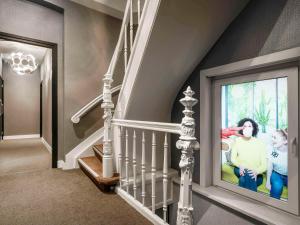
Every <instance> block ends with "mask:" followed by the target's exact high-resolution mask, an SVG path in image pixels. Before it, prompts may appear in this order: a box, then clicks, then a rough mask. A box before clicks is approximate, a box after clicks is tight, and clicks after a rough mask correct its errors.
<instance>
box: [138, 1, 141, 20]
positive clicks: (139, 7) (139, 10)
mask: <svg viewBox="0 0 300 225" xmlns="http://www.w3.org/2000/svg"><path fill="white" fill-rule="evenodd" d="M137 8H138V24H140V19H141V0H138V1H137Z"/></svg>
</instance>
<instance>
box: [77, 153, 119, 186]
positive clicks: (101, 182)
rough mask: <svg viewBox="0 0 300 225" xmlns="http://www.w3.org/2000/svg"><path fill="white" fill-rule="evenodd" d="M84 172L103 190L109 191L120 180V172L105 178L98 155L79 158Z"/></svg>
mask: <svg viewBox="0 0 300 225" xmlns="http://www.w3.org/2000/svg"><path fill="white" fill-rule="evenodd" d="M78 163H79V166H80V168H81V169H82V170H83V172H84V173H85V174H86V175H87V176H88V177H89V178H90V179H92V181H93V182H94V183H95V184H96V185H97V186H98V187H99V188H100V189H102V190H104V191H108V190H110V188H111V187H114V186H115V185H116V184H117V183H118V182H119V174H118V173H115V174H114V176H113V177H111V178H104V177H103V174H102V162H101V161H100V160H99V159H98V158H97V157H96V156H89V157H84V158H80V159H78Z"/></svg>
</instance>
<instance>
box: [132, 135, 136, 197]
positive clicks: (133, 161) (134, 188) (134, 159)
mask: <svg viewBox="0 0 300 225" xmlns="http://www.w3.org/2000/svg"><path fill="white" fill-rule="evenodd" d="M132 152H133V156H132V164H133V196H134V199H136V134H135V130H133V150H132Z"/></svg>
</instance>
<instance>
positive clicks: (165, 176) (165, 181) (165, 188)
mask: <svg viewBox="0 0 300 225" xmlns="http://www.w3.org/2000/svg"><path fill="white" fill-rule="evenodd" d="M167 194H168V135H167V133H165V141H164V165H163V212H164V221H166V222H167V210H168V205H167Z"/></svg>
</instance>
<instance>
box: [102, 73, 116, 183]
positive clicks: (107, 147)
mask: <svg viewBox="0 0 300 225" xmlns="http://www.w3.org/2000/svg"><path fill="white" fill-rule="evenodd" d="M103 82H104V87H103V103H102V104H101V108H103V109H104V115H103V119H104V137H103V159H102V161H103V177H112V176H113V157H112V140H111V136H112V134H111V132H112V131H111V120H112V109H113V108H114V104H113V102H112V92H111V84H112V82H113V79H112V78H111V74H109V73H107V74H105V76H104V79H103Z"/></svg>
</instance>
